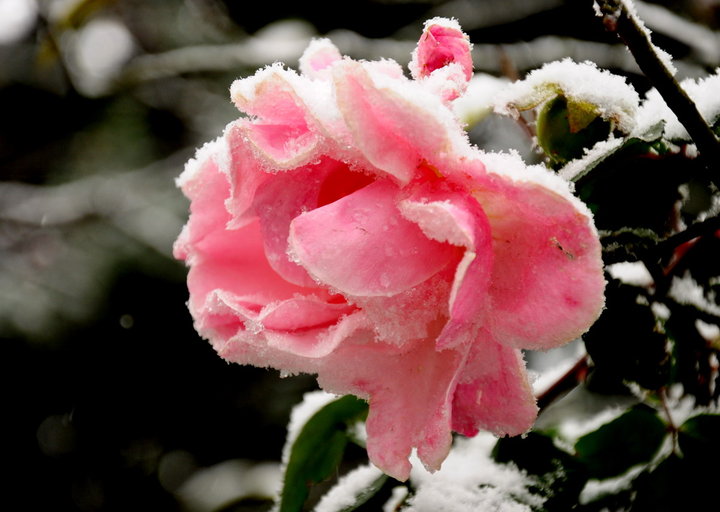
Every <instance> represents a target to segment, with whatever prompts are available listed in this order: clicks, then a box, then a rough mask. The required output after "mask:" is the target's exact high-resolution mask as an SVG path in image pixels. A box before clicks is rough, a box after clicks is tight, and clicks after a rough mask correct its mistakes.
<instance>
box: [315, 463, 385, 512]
mask: <svg viewBox="0 0 720 512" xmlns="http://www.w3.org/2000/svg"><path fill="white" fill-rule="evenodd" d="M382 474H383V472H382V471H380V470H379V469H378V468H376V467H375V466H373V465H370V464H367V465H364V466H360V467H359V468H355V469H354V470H352V471H350V472H349V473H347V474H346V475H344V476H343V477H342V478H341V479H340V481H338V483H337V484H336V485H335V486H334V487H333V488H332V489H330V491H328V492H327V493H326V494H325V495H324V496H323V497H322V499H321V500H320V503H318V504H317V506H316V507H315V512H338V511H340V510H343V509H344V508H347V507H349V506H351V505H352V504H354V503H355V502H356V500H357V497H358V496H359V495H360V494H361V493H362V492H363V491H364V490H365V489H367V488H368V487H370V485H371V484H372V483H373V482H374V481H375V480H377V479H378V478H380V477H381V476H382Z"/></svg>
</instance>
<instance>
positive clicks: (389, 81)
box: [333, 61, 457, 184]
mask: <svg viewBox="0 0 720 512" xmlns="http://www.w3.org/2000/svg"><path fill="white" fill-rule="evenodd" d="M371 70H372V66H367V68H366V67H363V66H362V65H361V64H360V63H358V62H353V61H343V62H342V64H341V65H336V66H333V78H334V83H335V91H336V95H337V101H338V106H339V108H340V112H341V113H342V115H343V118H344V119H345V123H346V124H347V126H348V128H349V129H350V132H351V134H352V137H353V142H354V146H356V147H357V148H358V149H359V150H360V151H361V152H362V153H363V155H364V156H365V158H366V159H367V160H368V161H369V162H370V163H371V164H372V165H374V166H375V167H377V168H379V169H382V170H384V171H385V172H387V173H389V174H390V175H392V176H393V177H394V178H396V179H397V180H398V181H399V182H400V183H403V184H404V183H408V182H409V181H410V180H411V179H412V178H413V176H414V175H415V173H416V170H417V167H418V166H419V165H420V164H421V163H422V162H423V161H425V160H427V161H430V160H432V159H433V158H435V157H436V154H437V153H443V152H447V151H449V149H450V145H451V140H450V136H449V135H448V129H449V126H450V125H452V126H456V123H457V121H456V120H455V119H454V118H453V116H452V115H451V113H450V111H449V110H447V109H445V107H443V106H442V105H441V103H440V102H439V99H438V98H437V97H435V96H434V95H432V94H429V93H428V92H427V91H424V90H423V89H422V88H420V87H418V86H417V85H416V84H413V83H412V82H410V81H409V80H405V79H397V78H392V77H388V76H387V75H386V74H384V73H374V74H373V76H372V78H371V75H370V74H369V71H371ZM375 81H376V82H378V83H379V84H380V85H377V84H376V83H375ZM409 98H413V99H412V100H411V99H409ZM443 114H444V115H443Z"/></svg>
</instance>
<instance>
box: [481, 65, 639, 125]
mask: <svg viewBox="0 0 720 512" xmlns="http://www.w3.org/2000/svg"><path fill="white" fill-rule="evenodd" d="M560 92H561V93H562V94H564V95H565V97H566V98H568V99H570V100H573V101H577V102H587V103H591V104H593V105H595V106H596V107H597V111H598V114H599V115H600V116H601V117H602V118H603V119H606V120H612V121H614V122H615V123H616V126H617V128H619V129H620V130H622V131H623V132H625V133H630V132H631V131H632V129H633V128H634V126H635V121H634V117H635V113H636V112H637V108H638V104H639V102H640V99H639V97H638V94H637V92H635V89H633V87H632V86H631V85H629V84H628V83H627V82H626V81H625V79H624V78H623V77H621V76H618V75H613V74H612V73H610V72H609V71H606V70H601V69H599V68H598V67H597V66H596V65H595V64H594V63H592V62H589V61H587V62H582V63H577V62H574V61H572V60H571V59H563V60H561V61H555V62H550V63H548V64H545V65H544V66H543V67H542V68H540V69H536V70H534V71H531V72H530V73H529V74H528V75H527V77H525V79H524V80H521V81H518V82H515V83H513V84H511V85H510V86H509V87H507V88H506V89H505V90H504V91H503V92H501V93H500V94H498V95H497V96H496V98H495V111H496V112H497V113H498V114H503V115H509V116H512V117H517V116H518V115H519V113H518V111H520V110H527V109H531V108H535V107H537V106H540V105H542V104H543V103H545V102H546V101H547V100H550V99H552V98H553V97H555V96H556V95H557V94H558V93H560Z"/></svg>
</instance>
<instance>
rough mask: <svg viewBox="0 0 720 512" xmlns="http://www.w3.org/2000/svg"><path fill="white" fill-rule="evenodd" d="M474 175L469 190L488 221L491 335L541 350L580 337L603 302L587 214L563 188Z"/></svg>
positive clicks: (594, 240) (595, 247) (598, 263)
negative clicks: (491, 257)
mask: <svg viewBox="0 0 720 512" xmlns="http://www.w3.org/2000/svg"><path fill="white" fill-rule="evenodd" d="M527 173H528V176H530V174H531V170H530V169H527ZM553 178H554V177H553ZM558 179H559V178H558ZM476 182H477V185H476V187H477V188H476V190H475V192H474V193H473V194H474V196H475V197H476V198H477V199H478V201H479V202H480V204H482V206H483V209H484V210H485V213H486V214H487V216H488V218H489V219H490V224H491V226H492V236H493V253H494V255H495V263H494V267H493V275H492V278H491V284H490V298H491V301H492V305H493V309H492V316H490V317H488V318H487V322H488V325H489V326H490V329H491V331H492V333H493V335H494V336H495V338H496V339H497V340H498V341H499V342H500V343H503V344H506V345H508V346H512V347H518V348H531V349H547V348H551V347H554V346H558V345H561V344H563V343H566V342H567V341H569V340H572V339H574V338H576V337H578V336H580V335H581V334H582V333H583V332H585V331H586V330H587V328H588V327H589V326H590V325H591V324H592V322H593V321H594V320H595V319H596V318H597V317H598V316H599V314H600V311H601V310H602V307H603V304H604V295H603V291H604V288H605V280H604V278H603V273H602V268H603V265H602V259H601V255H600V242H599V240H598V237H597V233H596V231H595V228H594V226H593V225H592V221H591V219H590V218H589V217H588V214H586V213H585V212H584V211H582V210H581V209H580V208H579V206H576V201H577V200H575V199H574V198H572V197H571V196H570V195H569V193H566V194H567V197H565V194H563V195H561V193H560V192H561V189H560V188H558V190H557V191H556V190H554V189H551V188H548V187H547V186H545V185H544V184H542V183H534V182H532V181H529V179H528V181H515V182H513V181H512V180H511V179H508V178H507V177H504V176H502V175H499V174H488V175H486V176H484V177H479V178H478V179H477V180H476ZM548 184H549V185H552V183H548Z"/></svg>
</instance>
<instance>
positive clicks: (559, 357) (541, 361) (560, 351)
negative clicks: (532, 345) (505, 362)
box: [526, 338, 586, 396]
mask: <svg viewBox="0 0 720 512" xmlns="http://www.w3.org/2000/svg"><path fill="white" fill-rule="evenodd" d="M585 354H586V351H585V345H584V344H583V343H582V340H581V339H579V338H578V339H576V340H574V341H572V342H570V343H568V344H567V345H565V346H563V347H558V348H556V349H553V350H548V351H528V352H527V353H526V357H527V359H528V366H529V367H530V368H532V370H531V371H530V372H531V373H530V374H531V375H533V374H535V378H534V379H533V381H532V386H533V391H534V392H535V396H540V395H542V394H543V393H544V392H545V391H547V390H548V389H550V387H551V386H552V385H553V384H555V383H556V382H557V381H558V380H559V379H560V378H562V376H563V375H565V374H566V373H567V372H568V371H570V369H571V368H572V367H573V366H575V365H576V364H577V362H578V361H579V360H580V358H581V357H582V356H583V355H585Z"/></svg>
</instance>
